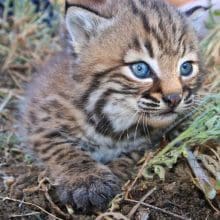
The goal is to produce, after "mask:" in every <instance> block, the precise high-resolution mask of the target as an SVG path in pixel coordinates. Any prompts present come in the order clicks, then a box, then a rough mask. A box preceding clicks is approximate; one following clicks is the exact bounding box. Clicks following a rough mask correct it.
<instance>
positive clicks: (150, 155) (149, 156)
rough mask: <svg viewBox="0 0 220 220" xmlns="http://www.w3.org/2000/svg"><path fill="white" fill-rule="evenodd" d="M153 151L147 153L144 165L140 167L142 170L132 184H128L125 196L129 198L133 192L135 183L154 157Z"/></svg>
mask: <svg viewBox="0 0 220 220" xmlns="http://www.w3.org/2000/svg"><path fill="white" fill-rule="evenodd" d="M152 156H153V153H152V152H150V153H148V154H147V156H146V159H145V161H144V163H143V165H142V167H141V168H140V170H139V171H138V174H137V176H136V177H135V179H134V181H133V182H132V183H131V184H130V186H128V188H127V190H126V192H125V198H128V196H129V193H130V192H131V190H132V188H133V187H134V185H135V183H136V182H137V180H138V179H139V178H140V177H141V176H142V173H143V170H144V168H145V167H146V165H147V163H148V161H149V160H150V159H151V158H152Z"/></svg>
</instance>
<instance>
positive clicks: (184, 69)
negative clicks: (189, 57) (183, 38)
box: [180, 61, 193, 76]
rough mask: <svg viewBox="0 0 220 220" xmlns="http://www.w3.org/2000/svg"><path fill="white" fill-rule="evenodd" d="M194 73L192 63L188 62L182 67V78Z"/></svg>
mask: <svg viewBox="0 0 220 220" xmlns="http://www.w3.org/2000/svg"><path fill="white" fill-rule="evenodd" d="M192 71H193V66H192V63H191V62H189V61H187V62H184V63H183V64H182V65H181V68H180V73H181V75H182V76H189V75H190V74H191V73H192Z"/></svg>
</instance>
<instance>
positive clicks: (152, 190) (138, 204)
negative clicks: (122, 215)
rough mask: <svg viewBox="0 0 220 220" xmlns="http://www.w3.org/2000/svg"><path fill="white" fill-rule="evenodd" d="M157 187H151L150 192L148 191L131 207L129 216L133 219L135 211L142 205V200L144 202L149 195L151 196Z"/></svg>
mask: <svg viewBox="0 0 220 220" xmlns="http://www.w3.org/2000/svg"><path fill="white" fill-rule="evenodd" d="M156 189H157V188H156V187H154V188H153V189H151V190H150V191H149V192H147V193H146V194H145V195H144V196H143V197H142V198H141V199H140V201H139V202H138V203H137V204H136V205H135V206H134V207H133V208H132V209H131V211H130V212H129V213H128V218H129V219H131V217H132V216H133V215H134V213H135V212H136V211H137V209H138V208H139V206H140V205H141V202H144V201H145V200H146V198H147V197H149V196H150V195H151V194H152V193H153V192H154V191H155V190H156Z"/></svg>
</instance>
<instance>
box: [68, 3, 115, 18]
mask: <svg viewBox="0 0 220 220" xmlns="http://www.w3.org/2000/svg"><path fill="white" fill-rule="evenodd" d="M65 3H66V7H65V8H66V11H67V10H68V8H69V7H71V6H78V7H81V8H85V9H88V10H91V11H94V12H95V13H97V14H100V15H102V16H103V17H109V18H110V17H112V15H113V14H114V11H115V9H116V8H117V3H118V1H115V0H65Z"/></svg>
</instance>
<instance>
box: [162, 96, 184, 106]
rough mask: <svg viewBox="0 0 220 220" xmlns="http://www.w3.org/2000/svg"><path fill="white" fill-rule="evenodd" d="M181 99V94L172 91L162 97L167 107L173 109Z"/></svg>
mask: <svg viewBox="0 0 220 220" xmlns="http://www.w3.org/2000/svg"><path fill="white" fill-rule="evenodd" d="M181 100H182V95H181V94H178V93H172V94H169V95H166V96H164V97H163V101H164V102H165V103H166V104H167V106H168V107H170V108H171V109H174V108H175V107H177V106H178V105H179V103H180V102H181Z"/></svg>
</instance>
